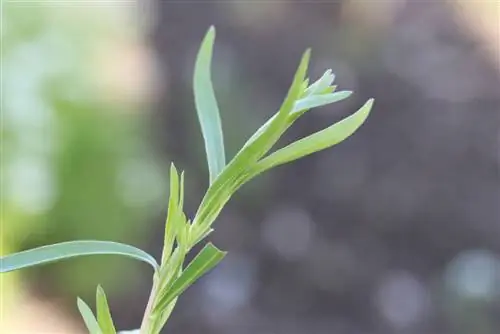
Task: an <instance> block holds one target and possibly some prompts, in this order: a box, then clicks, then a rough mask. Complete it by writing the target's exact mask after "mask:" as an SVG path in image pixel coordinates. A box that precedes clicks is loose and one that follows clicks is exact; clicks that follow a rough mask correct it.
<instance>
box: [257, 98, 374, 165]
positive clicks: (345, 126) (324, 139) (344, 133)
mask: <svg viewBox="0 0 500 334" xmlns="http://www.w3.org/2000/svg"><path fill="white" fill-rule="evenodd" d="M372 106H373V99H370V100H368V101H367V102H366V103H365V104H364V105H363V106H362V107H361V108H360V109H359V110H358V111H357V112H356V113H354V114H353V115H351V116H349V117H347V118H345V119H343V120H342V121H340V122H338V123H335V124H333V125H331V126H330V127H328V128H326V129H324V130H322V131H319V132H317V133H315V134H312V135H310V136H308V137H305V138H303V139H300V140H298V141H296V142H294V143H292V144H290V145H288V146H286V147H284V148H282V149H280V150H278V151H276V152H274V153H273V154H271V155H269V156H268V157H266V158H264V159H262V160H261V161H259V162H258V163H257V165H256V167H255V170H254V172H255V174H259V173H262V172H263V171H265V170H268V169H269V168H272V167H275V166H279V165H282V164H284V163H287V162H290V161H293V160H297V159H299V158H302V157H304V156H306V155H309V154H311V153H314V152H317V151H320V150H323V149H325V148H328V147H330V146H333V145H336V144H338V143H340V142H342V141H343V140H344V139H346V138H347V137H349V136H350V135H351V134H353V133H354V132H355V131H356V130H357V129H358V128H359V127H360V126H361V125H362V124H363V122H364V121H365V119H366V118H367V117H368V114H369V113H370V110H371V108H372Z"/></svg>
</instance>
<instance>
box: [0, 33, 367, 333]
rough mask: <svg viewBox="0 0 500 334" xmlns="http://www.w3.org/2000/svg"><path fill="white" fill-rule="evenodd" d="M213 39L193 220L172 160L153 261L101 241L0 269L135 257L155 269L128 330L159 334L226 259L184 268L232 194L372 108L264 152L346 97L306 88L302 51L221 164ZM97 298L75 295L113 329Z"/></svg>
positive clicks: (199, 102) (351, 128)
mask: <svg viewBox="0 0 500 334" xmlns="http://www.w3.org/2000/svg"><path fill="white" fill-rule="evenodd" d="M214 41H215V28H214V27H210V29H209V30H208V32H207V33H206V35H205V38H204V39H203V41H202V43H201V47H200V49H199V52H198V55H197V58H196V63H195V70H194V78H193V88H194V100H195V106H196V110H197V115H198V120H199V123H200V126H201V130H202V134H203V139H204V143H205V150H206V156H207V163H208V171H209V180H210V185H209V187H208V189H207V191H206V193H205V196H204V197H203V199H202V201H201V204H200V206H199V207H198V210H197V212H196V214H195V216H194V219H193V221H192V222H191V221H190V220H188V219H187V217H186V215H185V213H184V210H183V203H184V173H183V172H181V173H179V172H178V170H177V168H176V167H175V166H174V164H172V165H171V167H170V196H169V201H168V213H167V218H166V223H165V236H164V246H163V251H162V257H161V262H160V263H157V262H156V260H155V259H154V258H153V257H152V256H151V255H149V254H147V253H145V252H144V251H142V250H140V249H137V248H135V247H133V246H129V245H124V244H119V243H114V242H106V241H74V242H66V243H62V244H55V245H49V246H44V247H40V248H36V249H33V250H28V251H24V252H20V253H16V254H11V255H8V256H5V257H2V258H1V260H0V269H1V271H0V272H2V273H5V272H9V271H13V270H18V269H22V268H26V267H30V266H35V265H40V264H44V263H48V262H54V261H59V260H63V259H67V258H71V257H75V256H85V255H94V254H114V255H122V256H127V257H130V258H133V259H137V260H141V261H143V262H146V263H148V264H150V265H151V266H152V267H153V270H154V273H153V285H152V289H151V294H150V298H149V301H148V304H147V306H146V310H145V313H144V317H143V321H142V324H141V327H140V329H138V330H135V331H133V332H129V333H140V334H158V333H159V332H160V331H161V329H162V328H163V327H164V325H165V324H166V322H167V320H168V318H169V317H170V315H171V313H172V311H173V309H174V307H175V304H176V302H177V299H178V297H179V296H180V295H181V294H182V293H183V292H184V291H185V290H186V289H187V288H188V287H189V286H191V285H192V284H193V283H194V282H196V281H197V280H198V279H199V278H200V277H201V276H203V275H204V274H206V273H207V272H208V271H210V270H211V269H212V268H214V267H215V266H216V265H217V264H218V263H219V262H220V261H221V260H222V259H223V258H224V256H225V254H226V252H223V251H221V250H219V249H218V248H217V247H215V246H214V245H213V244H212V243H207V244H206V245H205V246H204V247H203V248H202V250H201V251H200V252H199V253H198V254H197V255H196V256H195V257H194V259H193V260H192V261H191V262H190V263H189V264H188V265H187V266H185V267H184V262H185V259H186V256H187V254H188V253H189V252H190V251H191V250H192V248H193V247H194V246H195V245H197V244H198V243H200V242H201V241H203V240H204V239H205V238H206V237H207V236H208V235H209V234H210V233H212V231H213V228H212V225H213V223H214V221H215V220H216V218H217V216H218V215H219V213H220V212H221V210H222V209H223V207H224V206H225V205H226V203H227V202H228V201H229V199H230V198H231V197H232V196H233V194H234V193H235V192H236V191H237V190H238V189H239V188H240V187H241V186H243V185H244V184H245V183H247V182H249V181H250V180H252V179H253V178H254V177H256V176H258V175H259V174H261V173H263V172H265V171H267V170H269V169H272V168H274V167H277V166H280V165H283V164H286V163H289V162H292V161H294V160H297V159H300V158H302V157H305V156H307V155H309V154H312V153H315V152H318V151H321V150H324V149H326V148H329V147H331V146H333V145H336V144H338V143H340V142H342V141H343V140H345V139H346V138H348V137H349V136H350V135H352V134H353V133H354V132H355V131H356V130H357V129H358V128H359V127H360V126H361V125H362V124H363V123H364V121H365V120H366V118H367V117H368V114H369V113H370V110H371V108H372V106H373V99H370V100H368V101H367V102H366V103H365V104H364V105H363V106H362V107H361V108H360V109H359V110H358V111H357V112H355V113H354V114H352V115H351V116H349V117H347V118H345V119H343V120H342V121H340V122H338V123H335V124H333V125H331V126H329V127H327V128H325V129H324V130H321V131H318V132H316V133H314V134H312V135H309V136H307V137H305V138H302V139H299V140H297V141H295V142H293V143H291V144H289V145H287V146H285V147H283V148H281V149H278V150H276V151H274V152H271V153H270V150H271V149H272V148H273V147H274V146H275V144H276V142H277V141H278V140H279V139H280V137H281V136H282V135H283V134H284V133H285V132H286V130H287V129H289V128H290V127H291V126H292V125H293V123H294V122H295V121H296V120H297V119H299V118H300V117H301V116H303V115H305V114H306V113H307V112H308V111H309V110H310V109H313V108H317V107H321V106H324V105H327V104H331V103H334V102H338V101H341V100H343V99H346V98H347V97H349V96H350V95H351V92H349V91H339V92H336V86H333V85H332V84H333V81H334V78H335V77H334V75H333V74H332V72H331V70H328V71H326V72H325V73H324V74H323V76H321V78H319V79H318V80H316V81H315V82H313V83H312V84H310V85H309V79H308V78H306V73H307V69H308V65H309V59H310V50H306V52H305V53H304V55H303V56H302V59H301V61H300V65H299V67H298V69H297V71H296V73H295V76H294V78H293V81H292V85H291V86H290V88H289V90H288V93H287V96H286V98H285V99H284V101H283V103H282V105H281V107H280V108H279V110H278V111H277V112H276V113H275V114H274V115H273V116H272V117H271V118H270V119H269V120H268V121H267V122H266V123H265V124H264V125H262V126H261V127H260V128H259V129H258V130H257V131H256V132H255V133H254V134H253V135H252V136H251V137H250V138H249V139H248V140H247V142H246V143H245V144H244V145H243V147H242V148H241V149H240V151H239V152H238V153H237V154H236V155H235V156H234V157H233V158H232V159H231V160H230V161H229V163H227V164H226V156H225V149H224V140H223V132H222V126H221V121H220V114H219V108H218V105H217V100H216V98H215V93H214V89H213V86H212V79H211V72H210V68H211V62H212V53H213V45H214ZM96 303H97V304H96V311H97V316H94V314H93V313H92V310H91V309H90V308H89V307H88V306H87V305H86V304H85V303H84V302H83V301H82V300H81V299H78V303H77V304H78V309H79V310H80V313H81V315H82V317H83V319H84V321H85V324H86V326H87V329H88V330H89V332H90V334H116V329H115V325H114V323H113V320H112V318H111V312H110V311H109V307H108V303H107V300H106V296H105V293H104V290H103V289H102V288H101V287H100V286H99V287H98V288H97V294H96ZM123 333H125V332H123Z"/></svg>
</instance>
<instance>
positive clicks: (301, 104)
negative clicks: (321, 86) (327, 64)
mask: <svg viewBox="0 0 500 334" xmlns="http://www.w3.org/2000/svg"><path fill="white" fill-rule="evenodd" d="M351 94H352V92H351V91H347V90H346V91H340V92H336V93H329V94H321V95H311V96H308V97H305V98H303V99H300V100H298V101H297V102H296V103H295V107H294V108H293V112H298V113H300V112H302V111H304V110H309V109H312V108H317V107H321V106H324V105H327V104H331V103H335V102H338V101H342V100H344V99H346V98H348V97H349V96H351Z"/></svg>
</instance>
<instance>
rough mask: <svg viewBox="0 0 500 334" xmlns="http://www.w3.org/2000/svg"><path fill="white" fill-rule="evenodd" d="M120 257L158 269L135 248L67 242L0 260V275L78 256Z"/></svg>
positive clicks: (101, 242) (113, 244) (152, 260)
mask: <svg viewBox="0 0 500 334" xmlns="http://www.w3.org/2000/svg"><path fill="white" fill-rule="evenodd" d="M88 255H121V256H126V257H130V258H133V259H136V260H139V261H143V262H146V263H148V264H150V265H151V266H152V267H153V268H154V269H155V270H157V269H158V264H157V263H156V260H155V259H154V258H153V257H152V256H151V255H149V254H148V253H146V252H144V251H143V250H140V249H138V248H136V247H133V246H130V245H126V244H121V243H117V242H111V241H94V240H82V241H69V242H63V243H59V244H54V245H48V246H42V247H39V248H34V249H30V250H27V251H23V252H19V253H15V254H11V255H7V256H4V257H2V258H0V273H6V272H9V271H14V270H19V269H23V268H28V267H33V266H37V265H42V264H47V263H51V262H57V261H61V260H65V259H69V258H73V257H78V256H88Z"/></svg>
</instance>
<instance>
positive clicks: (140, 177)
mask: <svg viewBox="0 0 500 334" xmlns="http://www.w3.org/2000/svg"><path fill="white" fill-rule="evenodd" d="M164 184H165V182H164V180H163V177H162V174H161V173H160V171H159V170H158V168H157V166H156V165H155V164H154V163H152V162H145V161H139V160H136V161H130V162H128V163H126V164H124V166H123V167H122V170H121V171H120V172H119V174H118V184H117V186H118V190H117V192H118V193H119V194H120V195H121V196H122V197H123V200H124V201H125V202H126V203H127V204H128V205H130V206H133V207H143V206H149V205H155V204H156V203H157V202H158V201H159V200H161V199H162V198H163V193H164V187H163V185H164Z"/></svg>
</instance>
